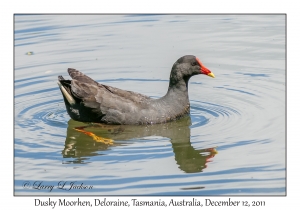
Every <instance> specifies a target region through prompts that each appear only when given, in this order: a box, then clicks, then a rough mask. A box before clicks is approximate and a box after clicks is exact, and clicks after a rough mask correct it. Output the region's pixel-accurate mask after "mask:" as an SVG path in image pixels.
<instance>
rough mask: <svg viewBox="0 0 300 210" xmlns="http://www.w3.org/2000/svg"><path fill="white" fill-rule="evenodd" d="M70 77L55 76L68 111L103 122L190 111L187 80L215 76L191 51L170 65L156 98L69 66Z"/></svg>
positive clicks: (142, 120) (153, 119) (149, 120)
mask: <svg viewBox="0 0 300 210" xmlns="http://www.w3.org/2000/svg"><path fill="white" fill-rule="evenodd" d="M68 73H69V75H70V76H71V78H72V80H66V79H64V78H63V77H62V76H58V81H57V83H58V86H59V88H60V90H61V92H62V95H63V98H64V102H65V105H66V109H67V112H68V114H69V115H70V117H71V118H72V119H73V120H76V121H81V122H94V123H103V124H118V125H120V124H132V125H134V124H138V125H141V124H157V123H166V122H169V121H173V120H176V119H179V118H181V117H183V116H185V115H188V114H189V113H190V102H189V96H188V81H189V79H190V78H191V77H192V76H194V75H198V74H204V75H207V76H210V77H213V78H214V77H215V76H214V74H213V73H212V72H211V71H210V70H209V69H208V68H206V67H205V66H204V65H203V64H202V62H201V61H200V60H199V59H198V58H197V57H195V56H193V55H186V56H183V57H181V58H179V59H178V60H177V61H176V62H175V63H174V65H173V67H172V70H171V74H170V81H169V87H168V91H167V93H166V95H164V96H163V97H161V98H159V99H154V98H150V97H148V96H146V95H143V94H140V93H136V92H132V91H127V90H122V89H119V88H115V87H111V86H108V85H104V84H100V83H98V82H96V81H94V80H93V79H91V78H90V77H88V76H86V75H84V74H83V73H81V72H80V71H78V70H76V69H73V68H68Z"/></svg>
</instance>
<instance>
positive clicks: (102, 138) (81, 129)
mask: <svg viewBox="0 0 300 210" xmlns="http://www.w3.org/2000/svg"><path fill="white" fill-rule="evenodd" d="M74 129H75V130H76V131H79V132H82V133H84V134H86V135H88V136H91V137H92V138H93V140H94V141H96V142H101V143H104V144H109V145H112V144H113V143H114V140H112V139H107V138H104V137H101V136H97V135H96V134H94V133H92V132H89V131H85V130H83V127H77V128H74Z"/></svg>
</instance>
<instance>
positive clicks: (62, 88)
mask: <svg viewBox="0 0 300 210" xmlns="http://www.w3.org/2000/svg"><path fill="white" fill-rule="evenodd" d="M57 84H58V86H59V88H60V89H61V91H62V93H63V94H64V96H65V97H66V99H67V100H68V102H69V103H70V104H71V105H74V104H75V100H74V98H73V97H72V96H71V95H70V94H69V93H68V91H66V89H65V88H64V86H62V84H61V83H60V81H57Z"/></svg>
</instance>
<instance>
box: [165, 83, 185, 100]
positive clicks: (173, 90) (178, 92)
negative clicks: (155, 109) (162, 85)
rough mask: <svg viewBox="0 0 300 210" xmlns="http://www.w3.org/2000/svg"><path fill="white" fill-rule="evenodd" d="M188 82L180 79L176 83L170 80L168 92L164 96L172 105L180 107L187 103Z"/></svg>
mask: <svg viewBox="0 0 300 210" xmlns="http://www.w3.org/2000/svg"><path fill="white" fill-rule="evenodd" d="M188 80H189V79H186V80H185V79H180V80H178V81H176V82H174V81H172V80H170V83H169V88H168V92H167V93H166V95H165V96H164V98H166V99H167V100H172V101H173V102H174V103H180V104H182V105H185V104H188V103H189V94H188Z"/></svg>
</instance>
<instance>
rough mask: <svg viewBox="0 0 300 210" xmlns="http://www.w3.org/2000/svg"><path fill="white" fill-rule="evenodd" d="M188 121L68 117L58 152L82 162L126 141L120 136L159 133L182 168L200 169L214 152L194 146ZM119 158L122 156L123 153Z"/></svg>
mask: <svg viewBox="0 0 300 210" xmlns="http://www.w3.org/2000/svg"><path fill="white" fill-rule="evenodd" d="M190 125H191V120H190V117H189V116H185V117H183V118H181V119H179V120H177V121H173V122H169V123H165V124H162V125H161V124H156V125H106V124H97V123H94V124H90V125H86V124H84V123H81V122H76V121H74V120H70V121H69V125H68V130H67V137H66V142H65V148H64V150H63V151H62V154H63V157H64V158H70V157H72V158H75V159H73V160H72V161H71V162H74V163H86V162H88V159H89V157H91V156H97V155H103V154H102V152H101V151H105V150H108V149H110V148H112V147H116V146H124V147H125V146H126V145H127V143H128V142H127V143H125V142H124V140H130V139H139V138H144V137H149V136H162V137H166V138H168V139H170V142H171V143H172V148H173V152H174V156H175V157H174V159H175V161H176V163H177V164H178V165H179V166H178V167H179V168H180V169H181V170H182V171H184V172H186V173H196V172H201V171H202V170H203V169H204V168H206V167H207V162H209V159H210V158H213V157H214V155H215V154H217V152H216V150H215V148H205V149H195V148H194V147H193V146H192V145H191V142H190V128H189V126H190ZM74 128H75V129H74ZM77 131H81V132H77ZM100 139H106V140H109V139H110V140H111V139H114V141H113V143H111V144H108V143H107V141H99V140H100ZM141 158H142V157H141ZM122 159H123V160H125V159H126V155H125V156H124V157H122Z"/></svg>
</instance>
